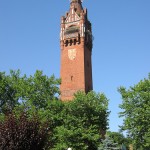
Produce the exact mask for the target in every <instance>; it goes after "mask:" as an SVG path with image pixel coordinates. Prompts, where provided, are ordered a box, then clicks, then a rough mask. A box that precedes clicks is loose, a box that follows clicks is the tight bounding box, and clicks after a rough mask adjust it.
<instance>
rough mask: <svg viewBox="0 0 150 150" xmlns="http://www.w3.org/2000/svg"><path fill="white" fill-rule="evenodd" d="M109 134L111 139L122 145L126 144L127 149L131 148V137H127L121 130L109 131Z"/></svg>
mask: <svg viewBox="0 0 150 150" xmlns="http://www.w3.org/2000/svg"><path fill="white" fill-rule="evenodd" d="M107 135H108V136H109V138H110V139H111V140H113V142H115V143H118V145H119V146H120V147H121V146H122V145H124V146H126V147H127V149H129V145H130V144H131V143H132V141H131V139H130V138H129V137H125V136H124V135H123V134H122V133H119V132H111V131H108V132H107Z"/></svg>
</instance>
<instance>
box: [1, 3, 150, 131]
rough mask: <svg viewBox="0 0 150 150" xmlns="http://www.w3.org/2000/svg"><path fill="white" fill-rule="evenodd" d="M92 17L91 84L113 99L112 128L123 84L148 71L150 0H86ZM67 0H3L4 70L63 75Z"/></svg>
mask: <svg viewBox="0 0 150 150" xmlns="http://www.w3.org/2000/svg"><path fill="white" fill-rule="evenodd" d="M83 6H84V7H87V8H88V14H89V20H90V21H91V23H92V30H93V36H94V43H93V53H92V62H93V65H92V66H93V86H94V90H95V91H96V92H103V93H105V95H106V96H107V97H108V99H109V100H110V102H109V109H110V110H111V114H110V130H111V131H118V129H119V128H118V125H121V124H122V119H119V118H118V112H119V111H121V110H120V109H119V108H118V105H119V104H120V103H121V101H122V100H121V96H120V94H119V93H118V92H117V88H118V87H120V86H125V87H127V88H128V87H129V86H132V85H134V84H136V83H138V82H139V81H140V80H141V79H143V78H144V77H147V76H148V73H149V72H150V0H93V1H92V0H84V2H83ZM68 9H69V0H59V1H56V0H0V71H6V72H7V73H8V72H9V70H10V69H20V70H21V72H22V74H24V73H26V74H27V75H30V74H33V73H34V72H35V71H36V70H37V69H38V70H43V72H44V74H46V75H48V76H50V75H52V74H54V75H55V76H56V77H59V76H60V45H59V32H60V17H61V16H62V15H65V12H66V11H68Z"/></svg>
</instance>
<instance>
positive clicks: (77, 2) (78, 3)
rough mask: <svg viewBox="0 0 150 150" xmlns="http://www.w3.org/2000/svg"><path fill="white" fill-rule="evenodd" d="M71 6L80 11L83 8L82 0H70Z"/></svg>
mask: <svg viewBox="0 0 150 150" xmlns="http://www.w3.org/2000/svg"><path fill="white" fill-rule="evenodd" d="M70 8H74V9H75V10H76V12H78V13H80V12H81V11H82V10H83V7H82V0H70Z"/></svg>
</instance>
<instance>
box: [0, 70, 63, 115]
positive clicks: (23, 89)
mask: <svg viewBox="0 0 150 150" xmlns="http://www.w3.org/2000/svg"><path fill="white" fill-rule="evenodd" d="M59 84H60V79H55V77H54V75H53V76H51V77H47V76H46V75H43V73H42V71H39V70H37V71H36V72H35V74H34V76H30V77H27V76H26V75H23V76H21V75H20V71H19V70H17V71H12V70H11V71H10V75H6V74H5V72H0V113H5V112H7V111H12V110H13V108H14V107H15V106H17V105H19V104H21V103H30V104H33V105H34V106H36V108H45V107H46V105H47V103H48V101H50V100H52V99H58V98H57V97H58V95H59V93H60V92H59V87H58V85H59Z"/></svg>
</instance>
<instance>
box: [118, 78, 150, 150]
mask: <svg viewBox="0 0 150 150" xmlns="http://www.w3.org/2000/svg"><path fill="white" fill-rule="evenodd" d="M119 92H120V93H121V95H122V99H123V102H122V104H121V105H120V108H121V109H122V110H123V111H122V112H121V113H120V116H121V117H124V118H125V119H124V125H123V127H122V129H123V130H128V132H129V135H130V137H132V138H133V142H134V145H135V147H136V149H138V148H139V147H142V148H143V149H144V150H147V149H150V140H149V139H150V76H149V77H148V78H147V79H144V80H141V81H140V82H139V83H138V84H136V85H134V86H133V87H130V88H129V89H126V88H124V87H120V88H119Z"/></svg>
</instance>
